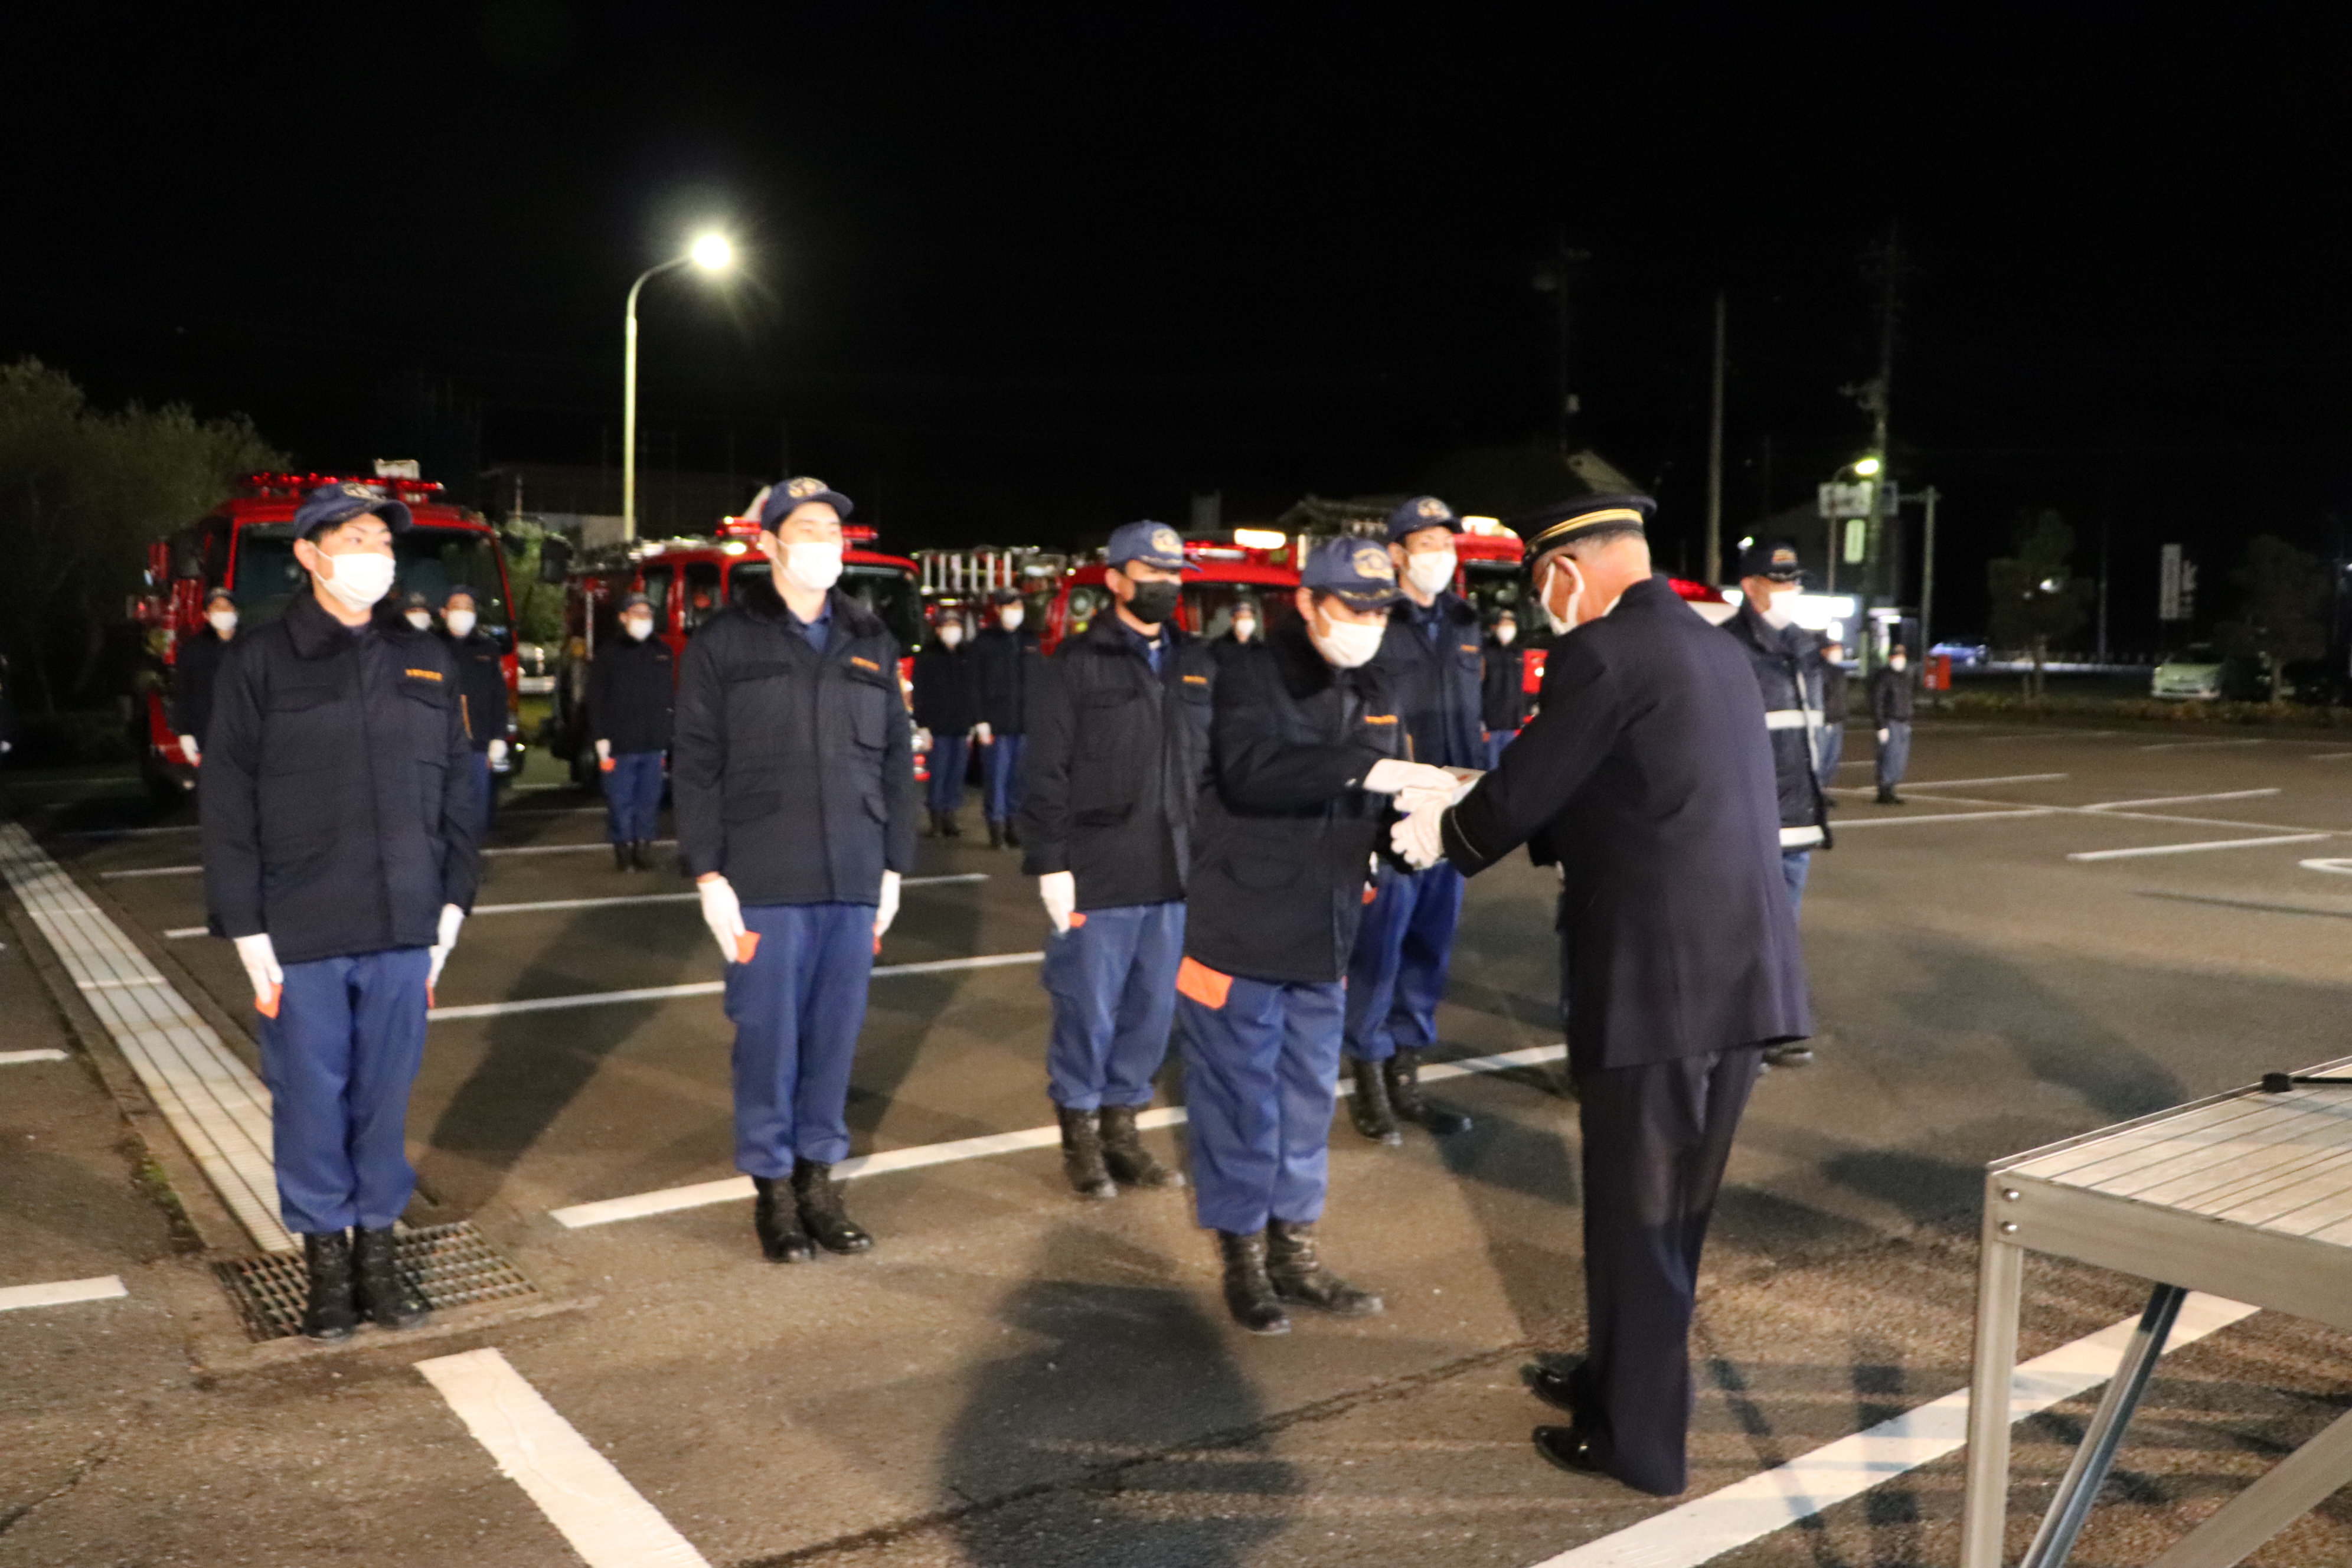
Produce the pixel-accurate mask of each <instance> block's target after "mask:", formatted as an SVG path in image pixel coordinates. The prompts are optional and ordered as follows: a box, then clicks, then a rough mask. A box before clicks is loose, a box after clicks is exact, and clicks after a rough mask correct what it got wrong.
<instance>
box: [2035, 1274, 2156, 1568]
mask: <svg viewBox="0 0 2352 1568" xmlns="http://www.w3.org/2000/svg"><path fill="white" fill-rule="evenodd" d="M2188 1297H2189V1292H2188V1291H2186V1290H2184V1289H2181V1288H2180V1287H2179V1286H2178V1285H2158V1287H2157V1288H2156V1289H2154V1290H2153V1291H2151V1292H2149V1294H2148V1298H2147V1310H2146V1311H2144V1312H2142V1313H2141V1314H2140V1315H2139V1327H2137V1329H2134V1330H2133V1331H2132V1337H2131V1342H2129V1343H2128V1344H2126V1345H2125V1346H2124V1359H2123V1363H2122V1364H2121V1365H2119V1366H2117V1367H2116V1376H2115V1381H2114V1382H2112V1383H2110V1384H2107V1392H2106V1393H2105V1394H2104V1395H2103V1396H2102V1397H2101V1398H2100V1400H2099V1409H2098V1414H2096V1415H2093V1416H2092V1417H2091V1425H2090V1426H2089V1428H2088V1429H2087V1430H2085V1431H2084V1434H2083V1446H2082V1447H2079V1448H2077V1449H2075V1450H2074V1462H2073V1463H2072V1464H2070V1465H2068V1466H2067V1467H2066V1479H2064V1480H2063V1481H2060V1482H2059V1483H2058V1495H2057V1496H2056V1497H2054V1498H2053V1499H2051V1500H2050V1511H2049V1512H2048V1513H2046V1514H2044V1515H2043V1516H2042V1528H2041V1530H2039V1531H2036V1532H2035V1534H2034V1537H2033V1544H2032V1546H2031V1547H2030V1548H2028V1549H2027V1551H2026V1553H2025V1556H2024V1559H2023V1560H2022V1561H2021V1563H2019V1565H2018V1568H2058V1565H2059V1564H2060V1563H2063V1562H2065V1561H2066V1554H2067V1553H2068V1552H2072V1551H2074V1538H2075V1537H2076V1536H2077V1535H2080V1534H2081V1533H2082V1531H2083V1521H2084V1519H2086V1518H2088V1517H2089V1516H2090V1512H2091V1504H2092V1502H2093V1501H2094V1500H2096V1499H2097V1497H2098V1495H2099V1489H2100V1488H2101V1487H2102V1486H2105V1484H2106V1479H2107V1472H2108V1471H2109V1470H2110V1469H2112V1468H2115V1462H2116V1447H2117V1446H2118V1445H2120V1444H2121V1443H2122V1442H2123V1439H2124V1428H2125V1427H2126V1426H2128V1425H2130V1423H2131V1418H2132V1412H2133V1411H2134V1410H2136V1409H2137V1408H2138V1407H2139V1400H2140V1395H2141V1394H2145V1393H2147V1380H2148V1377H2149V1374H2150V1373H2154V1372H2155V1371H2156V1363H2157V1361H2158V1358H2159V1357H2160V1356H2162V1355H2163V1354H2164V1342H2165V1341H2166V1340H2167V1339H2168V1338H2169V1337H2170V1336H2171V1333H2172V1323H2173V1320H2174V1319H2176V1318H2178V1317H2179V1316H2180V1303H2181V1302H2182V1301H2184V1300H2188Z"/></svg>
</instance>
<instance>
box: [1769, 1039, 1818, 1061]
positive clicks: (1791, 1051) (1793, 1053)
mask: <svg viewBox="0 0 2352 1568" xmlns="http://www.w3.org/2000/svg"><path fill="white" fill-rule="evenodd" d="M1764 1061H1765V1065H1766V1066H1768V1067H1776V1068H1804V1067H1811V1066H1812V1065H1813V1047H1811V1046H1808V1045H1804V1044H1802V1043H1801V1042H1799V1041H1796V1040H1791V1041H1790V1042H1789V1043H1788V1044H1787V1045H1785V1046H1767V1047H1765V1048H1764Z"/></svg>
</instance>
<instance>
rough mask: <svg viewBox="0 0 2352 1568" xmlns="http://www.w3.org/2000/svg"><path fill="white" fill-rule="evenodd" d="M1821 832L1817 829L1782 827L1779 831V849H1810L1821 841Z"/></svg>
mask: <svg viewBox="0 0 2352 1568" xmlns="http://www.w3.org/2000/svg"><path fill="white" fill-rule="evenodd" d="M1821 841H1822V830H1821V829H1820V828H1818V827H1784V828H1782V829H1780V847H1781V848H1783V849H1810V848H1811V847H1813V846H1814V845H1816V844H1819V843H1820V842H1821Z"/></svg>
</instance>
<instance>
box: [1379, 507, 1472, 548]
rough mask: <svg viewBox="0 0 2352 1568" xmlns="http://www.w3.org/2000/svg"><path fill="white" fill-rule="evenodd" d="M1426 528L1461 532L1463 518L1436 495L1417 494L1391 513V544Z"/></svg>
mask: <svg viewBox="0 0 2352 1568" xmlns="http://www.w3.org/2000/svg"><path fill="white" fill-rule="evenodd" d="M1424 528H1443V529H1446V530H1449V531H1452V532H1454V533H1459V532H1461V531H1462V520H1461V519H1460V518H1458V517H1456V516H1454V509H1453V508H1452V507H1450V506H1447V505H1446V504H1445V503H1444V501H1442V500H1438V499H1437V498H1436V497H1435V496H1415V497H1413V498H1412V500H1408V501H1406V502H1404V503H1403V504H1402V505H1401V506H1399V507H1398V508H1397V509H1396V510H1394V511H1391V512H1390V513H1389V542H1390V543H1391V544H1394V543H1396V542H1398V541H1399V540H1401V539H1402V538H1403V537H1404V536H1405V535H1406V534H1408V533H1418V532H1420V531H1422V530H1423V529H1424Z"/></svg>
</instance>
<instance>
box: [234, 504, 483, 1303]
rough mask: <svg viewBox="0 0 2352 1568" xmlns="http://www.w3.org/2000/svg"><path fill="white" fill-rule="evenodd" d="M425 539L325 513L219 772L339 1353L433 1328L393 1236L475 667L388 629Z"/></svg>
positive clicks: (469, 810) (456, 914)
mask: <svg viewBox="0 0 2352 1568" xmlns="http://www.w3.org/2000/svg"><path fill="white" fill-rule="evenodd" d="M408 526H409V515H408V509H407V508H406V507H404V506H403V505H402V504H400V503H399V502H398V501H393V500H384V499H383V497H381V496H379V495H376V494H375V493H373V490H372V489H370V488H369V487H368V486H366V485H364V484H356V483H353V484H332V485H322V486H320V488H319V489H315V490H313V491H311V492H310V496H309V497H308V498H306V499H305V500H303V502H302V504H301V506H300V507H299V509H297V510H296V511H295V514H294V528H295V531H296V532H297V533H298V534H299V536H300V537H299V541H298V542H297V543H296V544H295V546H294V556H295V559H296V560H297V561H298V562H299V563H300V564H301V566H302V568H303V570H304V571H305V572H307V573H308V574H310V591H309V592H308V593H299V594H297V595H295V597H294V599H293V601H292V603H290V604H289V605H288V606H287V608H286V613H285V615H284V616H282V617H281V618H279V619H278V620H277V621H275V622H272V623H271V624H270V625H268V626H263V627H261V628H260V629H259V630H257V631H251V632H247V633H245V634H244V635H242V636H240V637H238V638H237V639H236V642H235V643H234V644H233V645H231V647H230V648H229V650H228V656H227V658H226V660H225V661H224V663H223V667H222V669H221V673H220V679H219V682H218V684H217V685H216V686H215V689H214V694H213V715H212V729H211V734H210V739H211V742H212V743H211V745H210V747H209V748H208V749H207V751H206V752H205V765H204V766H203V767H202V768H201V769H200V770H198V774H197V777H198V781H199V784H198V795H197V801H198V806H199V810H200V813H201V817H202V823H203V832H204V860H205V904H206V906H207V908H208V910H210V915H211V925H212V929H213V931H214V932H215V934H216V935H221V936H226V937H228V938H230V939H232V940H233V941H234V942H236V953H237V958H238V960H239V962H241V963H243V964H244V966H245V970H246V973H247V977H248V978H249V979H250V980H251V981H252V983H253V992H254V1005H255V1007H256V1009H257V1010H258V1011H259V1012H260V1014H261V1016H262V1018H261V1065H262V1076H263V1078H264V1079H265V1080H266V1081H267V1082H268V1085H269V1092H270V1100H271V1106H270V1127H271V1132H272V1135H273V1138H274V1140H275V1148H276V1156H277V1166H278V1207H279V1212H280V1213H281V1214H282V1215H284V1218H285V1222H286V1228H287V1229H289V1230H290V1231H292V1232H294V1233H295V1234H296V1235H298V1236H299V1237H301V1238H302V1243H303V1250H304V1253H305V1261H306V1264H307V1267H308V1268H309V1273H310V1300H309V1306H308V1310H306V1312H305V1313H304V1316H303V1324H302V1326H303V1331H304V1332H305V1333H308V1334H310V1336H311V1337H312V1338H314V1339H321V1340H337V1339H342V1338H345V1337H347V1336H348V1335H349V1334H350V1333H351V1332H352V1329H353V1328H354V1327H355V1326H356V1324H357V1321H358V1319H359V1318H360V1317H362V1316H364V1317H367V1318H370V1319H373V1321H375V1322H376V1323H378V1324H380V1325H382V1326H383V1327H385V1328H406V1327H409V1326H410V1325H412V1324H414V1323H416V1322H419V1321H423V1319H424V1317H425V1308H424V1305H423V1303H421V1302H420V1301H419V1300H417V1299H416V1298H415V1295H414V1294H413V1293H412V1292H411V1291H410V1290H409V1289H408V1287H407V1285H406V1284H405V1282H404V1281H403V1280H402V1279H400V1277H399V1276H398V1274H397V1272H396V1271H395V1268H394V1237H393V1223H394V1221H395V1220H397V1219H398V1218H399V1217H400V1214H401V1211H402V1210H403V1209H404V1208H405V1207H406V1206H407V1205H408V1199H409V1195H410V1194H411V1193H413V1192H414V1191H415V1184H416V1176H415V1171H413V1170H412V1169H411V1168H410V1167H409V1163H408V1155H407V1150H406V1145H405V1137H404V1133H405V1126H406V1121H407V1115H408V1093H409V1089H410V1086H411V1085H413V1084H414V1083H415V1079H416V1071H417V1068H418V1066H419V1065H420V1064H421V1063H422V1061H423V1059H424V1053H425V1013H426V1011H427V1009H428V1007H429V1006H430V1005H431V993H432V988H433V984H434V982H435V981H436V980H437V979H438V978H439V977H440V973H441V966H442V964H443V963H444V962H445V961H446V959H447V958H448V955H449V950H450V948H451V946H452V945H454V944H455V942H457V928H458V924H459V922H460V921H463V920H464V918H465V912H466V911H467V910H469V909H471V908H472V907H473V901H474V885H475V871H476V860H475V855H476V851H477V847H478V842H477V837H476V836H477V833H478V828H479V826H480V819H479V817H478V815H477V814H476V811H475V809H474V805H475V802H474V785H473V781H472V779H471V778H470V777H469V776H468V773H467V768H468V765H469V763H470V761H471V752H470V748H469V746H468V744H467V738H466V723H465V718H464V715H463V714H462V713H461V712H460V711H459V710H458V705H457V663H456V661H455V660H454V659H453V658H451V657H450V655H449V650H448V647H446V644H444V643H443V642H442V640H441V639H440V638H439V637H435V636H433V635H432V634H431V633H429V632H419V631H416V630H415V629H414V628H412V627H410V626H407V625H405V624H404V622H403V621H402V620H401V619H400V618H399V617H397V616H392V617H385V618H382V619H378V618H377V617H376V616H374V614H373V611H374V609H375V606H376V605H377V603H378V601H380V600H381V599H382V598H383V595H384V594H385V592H386V591H387V590H389V589H390V588H391V586H392V580H393V576H394V571H395V569H396V568H395V566H394V560H393V554H392V538H393V535H394V533H396V532H400V531H404V530H405V529H406V528H407V527H408ZM354 1229H355V1230H356V1235H355V1236H347V1235H346V1233H347V1232H349V1231H352V1230H354ZM354 1275H356V1280H355V1279H354Z"/></svg>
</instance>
